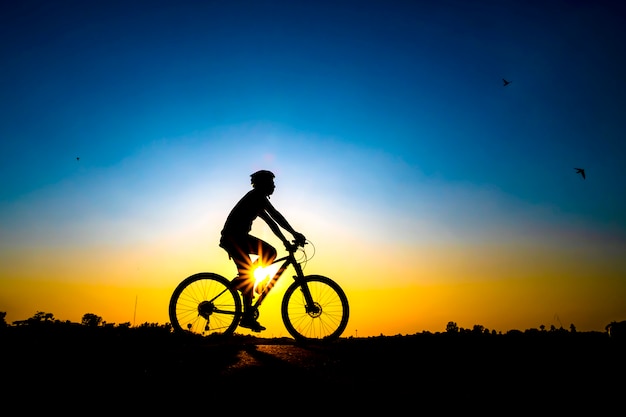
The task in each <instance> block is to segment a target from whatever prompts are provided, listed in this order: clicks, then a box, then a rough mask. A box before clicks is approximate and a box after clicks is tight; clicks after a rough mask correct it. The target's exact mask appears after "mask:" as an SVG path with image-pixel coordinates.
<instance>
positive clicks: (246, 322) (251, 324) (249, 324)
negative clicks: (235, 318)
mask: <svg viewBox="0 0 626 417" xmlns="http://www.w3.org/2000/svg"><path fill="white" fill-rule="evenodd" d="M239 326H241V327H245V328H246V329H250V330H252V331H253V332H261V331H263V330H265V327H264V326H262V325H261V323H259V322H258V321H256V320H255V319H253V318H252V317H246V316H243V317H242V318H241V321H240V322H239Z"/></svg>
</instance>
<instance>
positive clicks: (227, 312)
mask: <svg viewBox="0 0 626 417" xmlns="http://www.w3.org/2000/svg"><path fill="white" fill-rule="evenodd" d="M169 315H170V321H171V324H172V327H173V328H174V331H176V332H189V333H193V334H198V335H202V336H210V335H216V334H224V335H230V334H232V333H233V332H234V331H235V329H236V328H237V325H238V324H239V319H240V318H241V298H240V297H239V294H238V293H237V290H234V289H232V288H231V287H230V281H228V280H227V279H226V278H224V277H223V276H221V275H217V274H214V273H211V272H201V273H198V274H195V275H192V276H190V277H188V278H186V279H184V280H183V281H181V283H180V284H178V286H177V287H176V289H175V290H174V292H173V293H172V297H171V299H170V305H169Z"/></svg>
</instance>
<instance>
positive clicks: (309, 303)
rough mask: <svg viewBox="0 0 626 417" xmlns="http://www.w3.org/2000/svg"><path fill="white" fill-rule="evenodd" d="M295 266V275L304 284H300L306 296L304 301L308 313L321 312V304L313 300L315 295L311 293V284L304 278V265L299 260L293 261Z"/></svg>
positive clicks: (296, 279) (295, 278)
mask: <svg viewBox="0 0 626 417" xmlns="http://www.w3.org/2000/svg"><path fill="white" fill-rule="evenodd" d="M293 268H294V269H295V271H296V275H294V276H293V279H294V280H295V281H298V280H300V281H301V283H302V285H300V291H302V295H303V296H304V301H305V302H306V305H305V309H306V312H307V314H311V315H317V314H319V310H320V308H319V305H318V304H316V303H315V301H313V296H312V295H311V290H310V289H309V285H308V284H307V283H306V281H305V280H304V273H303V272H302V267H301V266H300V264H299V263H298V262H294V263H293Z"/></svg>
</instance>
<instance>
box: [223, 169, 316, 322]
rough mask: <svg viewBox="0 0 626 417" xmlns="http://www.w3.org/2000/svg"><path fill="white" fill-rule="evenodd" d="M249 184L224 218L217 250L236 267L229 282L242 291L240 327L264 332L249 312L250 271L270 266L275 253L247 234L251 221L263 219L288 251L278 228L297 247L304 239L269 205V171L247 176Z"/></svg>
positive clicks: (271, 183)
mask: <svg viewBox="0 0 626 417" xmlns="http://www.w3.org/2000/svg"><path fill="white" fill-rule="evenodd" d="M250 182H251V184H252V190H250V191H248V192H247V193H246V194H245V195H244V196H243V197H242V198H241V200H239V202H237V204H236V205H235V207H233V209H232V210H231V212H230V214H229V215H228V217H227V218H226V222H225V224H224V228H223V229H222V233H221V239H220V247H222V248H223V249H224V250H225V251H226V252H227V253H228V256H229V258H230V259H232V260H233V261H234V262H235V265H236V266H237V272H238V276H237V277H235V278H234V279H233V280H232V284H233V286H234V288H236V289H238V290H239V291H241V294H242V298H243V317H242V318H241V321H240V322H239V326H241V327H245V328H248V329H251V330H253V331H255V332H260V331H261V330H265V327H263V326H262V325H261V324H260V323H259V322H258V321H257V320H256V318H255V317H254V311H253V309H252V299H253V298H254V276H253V272H254V269H255V268H256V267H257V266H264V265H269V264H271V263H272V262H273V261H274V260H275V259H276V256H277V252H276V248H274V247H273V246H272V245H270V244H269V243H267V242H265V241H264V240H261V239H259V238H258V237H256V236H252V235H251V234H250V230H251V229H252V222H253V221H254V220H255V219H256V218H257V217H260V218H261V219H263V220H264V221H265V222H266V223H267V225H268V226H269V228H270V229H271V230H272V232H274V234H275V235H276V236H278V237H279V238H280V240H282V242H283V244H284V245H285V247H286V248H289V247H290V246H291V243H290V242H289V241H288V240H287V238H286V237H285V235H284V234H283V232H282V230H281V229H280V227H282V228H283V229H285V230H287V231H288V232H289V233H291V234H292V235H293V237H294V242H295V244H296V245H304V242H305V241H306V238H305V237H304V235H303V234H302V233H298V232H296V231H295V230H294V228H293V227H291V225H290V224H289V223H288V222H287V220H286V219H285V217H283V215H282V214H280V213H279V212H278V210H276V209H275V208H274V206H273V205H272V204H271V203H270V201H269V197H270V195H272V193H274V189H275V188H276V186H275V185H274V174H273V173H272V172H271V171H266V170H260V171H257V172H255V173H253V174H251V175H250ZM279 226H280V227H279ZM251 254H254V255H257V256H258V258H257V260H255V261H254V262H252V259H251V258H250V255H251Z"/></svg>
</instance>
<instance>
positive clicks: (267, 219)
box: [259, 211, 289, 247]
mask: <svg viewBox="0 0 626 417" xmlns="http://www.w3.org/2000/svg"><path fill="white" fill-rule="evenodd" d="M259 217H260V218H262V219H263V220H264V221H265V223H267V225H268V226H269V228H270V229H271V230H272V232H274V234H275V235H276V236H278V238H279V239H280V240H281V241H282V242H283V244H284V245H285V247H287V246H289V241H288V240H287V238H286V237H285V235H284V234H283V232H282V230H280V227H278V224H277V222H276V221H274V219H273V218H272V217H271V216H270V215H269V214H268V213H267V212H265V211H262V212H261V213H260V214H259ZM285 229H286V228H285ZM286 230H289V229H286Z"/></svg>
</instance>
